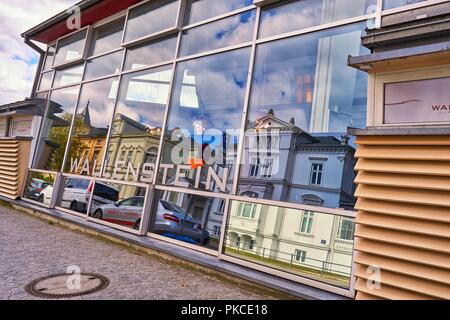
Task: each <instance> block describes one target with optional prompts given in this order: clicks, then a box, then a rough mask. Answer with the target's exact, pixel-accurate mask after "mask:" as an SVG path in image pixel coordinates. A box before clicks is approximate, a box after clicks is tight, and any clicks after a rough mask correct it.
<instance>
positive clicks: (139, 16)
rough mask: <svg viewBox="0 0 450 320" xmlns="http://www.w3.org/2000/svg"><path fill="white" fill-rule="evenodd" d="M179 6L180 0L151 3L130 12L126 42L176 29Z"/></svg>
mask: <svg viewBox="0 0 450 320" xmlns="http://www.w3.org/2000/svg"><path fill="white" fill-rule="evenodd" d="M164 3H167V4H166V5H163V4H164ZM178 4H179V1H178V0H176V1H174V0H164V1H150V2H147V3H146V4H144V5H142V6H140V7H138V8H136V9H134V10H132V11H130V14H129V17H128V22H127V28H126V32H125V42H128V41H131V40H135V39H138V38H141V37H144V36H148V35H150V34H152V33H155V32H158V31H162V30H165V29H168V28H170V27H175V21H176V18H177V10H178ZM148 10H151V11H148ZM150 22H151V23H150Z"/></svg>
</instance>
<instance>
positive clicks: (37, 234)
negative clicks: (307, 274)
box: [0, 206, 266, 299]
mask: <svg viewBox="0 0 450 320" xmlns="http://www.w3.org/2000/svg"><path fill="white" fill-rule="evenodd" d="M70 265H76V266H79V267H80V268H81V271H82V272H94V273H99V274H101V275H104V276H106V277H108V278H109V280H110V285H109V287H108V288H106V289H105V290H103V291H101V292H97V293H94V294H91V295H86V296H81V297H78V298H76V299H265V298H266V297H264V296H260V295H258V294H255V293H252V292H248V291H246V290H244V289H241V288H239V287H236V286H233V285H231V284H228V283H224V282H221V281H218V280H216V279H214V278H211V277H208V276H205V275H203V274H200V273H197V272H193V271H189V270H187V269H184V268H180V267H177V266H174V265H170V264H166V263H165V262H164V261H161V262H160V261H158V260H157V259H156V258H151V257H147V256H142V255H139V254H136V253H134V252H131V251H128V250H126V249H124V248H121V247H119V246H115V245H113V244H109V243H107V242H104V241H101V240H98V239H94V238H90V237H88V236H86V235H83V234H79V233H75V232H71V231H69V230H66V229H64V228H61V227H58V226H55V225H51V224H49V223H47V222H45V221H41V220H39V219H37V218H34V217H31V216H29V215H27V214H26V213H22V212H18V211H16V210H13V209H8V208H5V207H2V206H0V299H36V298H34V297H32V296H29V295H28V294H27V293H26V292H25V290H24V287H25V286H26V285H27V284H28V283H29V282H30V281H32V280H34V279H36V278H39V277H43V276H47V275H50V274H54V273H64V272H66V268H67V267H68V266H70Z"/></svg>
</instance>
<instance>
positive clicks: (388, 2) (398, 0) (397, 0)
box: [383, 0, 429, 10]
mask: <svg viewBox="0 0 450 320" xmlns="http://www.w3.org/2000/svg"><path fill="white" fill-rule="evenodd" d="M426 1H429V0H383V9H385V10H386V9H392V8H398V7H402V6H407V5H410V4H415V3H420V2H426Z"/></svg>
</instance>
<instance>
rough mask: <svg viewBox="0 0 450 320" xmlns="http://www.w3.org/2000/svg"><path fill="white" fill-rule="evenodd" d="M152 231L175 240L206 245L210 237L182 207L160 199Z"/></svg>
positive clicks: (199, 223) (198, 222) (197, 221)
mask: <svg viewBox="0 0 450 320" xmlns="http://www.w3.org/2000/svg"><path fill="white" fill-rule="evenodd" d="M152 232H154V233H157V234H161V235H164V236H167V237H170V238H174V239H177V240H181V241H185V242H191V243H197V244H203V245H207V244H208V243H209V240H210V237H209V232H208V231H206V230H205V229H204V228H203V226H202V224H201V222H200V221H199V220H197V219H194V218H193V217H192V216H191V215H190V214H188V213H187V212H186V211H185V210H184V209H183V208H180V207H179V206H177V205H175V204H173V203H170V202H167V201H165V200H160V201H159V203H158V211H157V214H156V218H155V223H154V224H153V228H152Z"/></svg>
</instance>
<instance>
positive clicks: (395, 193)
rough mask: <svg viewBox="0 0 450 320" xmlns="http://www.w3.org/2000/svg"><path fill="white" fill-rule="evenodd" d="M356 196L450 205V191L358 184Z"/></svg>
mask: <svg viewBox="0 0 450 320" xmlns="http://www.w3.org/2000/svg"><path fill="white" fill-rule="evenodd" d="M355 196H356V197H358V198H367V199H375V200H385V201H395V202H406V203H412V204H428V205H432V206H433V205H434V206H444V207H450V192H447V191H436V190H420V189H406V188H392V187H379V186H372V185H367V184H360V185H358V187H357V189H356V192H355Z"/></svg>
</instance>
